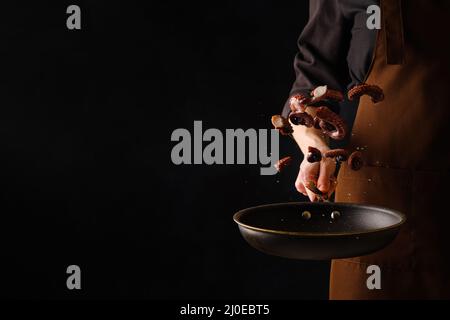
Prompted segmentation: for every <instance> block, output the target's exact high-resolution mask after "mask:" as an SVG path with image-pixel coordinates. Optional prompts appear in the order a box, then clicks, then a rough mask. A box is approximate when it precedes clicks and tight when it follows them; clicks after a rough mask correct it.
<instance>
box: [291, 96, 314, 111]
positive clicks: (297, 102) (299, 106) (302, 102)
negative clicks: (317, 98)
mask: <svg viewBox="0 0 450 320" xmlns="http://www.w3.org/2000/svg"><path fill="white" fill-rule="evenodd" d="M309 103H311V98H308V97H305V96H304V95H295V96H293V97H292V98H291V99H290V100H289V107H290V108H291V111H292V112H305V111H306V107H307V106H308V104H309Z"/></svg>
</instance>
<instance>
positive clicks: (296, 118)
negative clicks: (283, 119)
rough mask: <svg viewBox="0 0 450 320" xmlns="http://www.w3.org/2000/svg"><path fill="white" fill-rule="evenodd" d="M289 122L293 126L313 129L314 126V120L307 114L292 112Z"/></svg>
mask: <svg viewBox="0 0 450 320" xmlns="http://www.w3.org/2000/svg"><path fill="white" fill-rule="evenodd" d="M289 120H291V122H292V124H293V125H296V126H305V127H307V128H311V127H312V126H313V125H314V119H313V117H311V116H310V115H309V114H308V113H306V112H291V114H290V115H289Z"/></svg>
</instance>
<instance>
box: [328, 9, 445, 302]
mask: <svg viewBox="0 0 450 320" xmlns="http://www.w3.org/2000/svg"><path fill="white" fill-rule="evenodd" d="M381 9H382V20H383V26H382V30H380V32H379V34H378V39H377V46H376V49H375V52H374V60H373V63H372V66H371V69H370V72H369V74H368V77H367V79H366V82H367V83H369V84H376V85H379V86H380V87H382V88H383V89H384V91H385V95H386V99H385V101H383V102H382V103H379V104H376V105H373V104H372V102H371V101H370V99H369V98H367V97H363V98H362V99H361V101H360V105H359V109H358V112H357V116H356V120H355V124H354V128H353V131H352V137H351V142H350V146H351V148H354V149H356V148H360V149H361V150H362V151H363V153H364V155H365V159H366V162H367V165H366V167H365V168H364V169H362V170H361V171H358V172H354V171H350V170H349V169H348V168H346V167H345V166H343V168H342V170H341V172H340V173H339V177H338V188H337V190H336V202H352V203H368V204H373V205H380V206H385V207H389V208H393V209H396V210H399V211H401V212H403V213H405V214H406V216H407V218H408V221H407V223H406V225H405V226H404V227H403V229H402V231H401V232H400V234H399V236H398V237H397V239H396V240H395V241H394V243H393V244H391V245H389V246H388V247H387V248H385V249H384V250H382V251H380V252H377V253H375V254H372V255H368V256H364V257H358V258H353V259H343V260H334V261H333V262H332V267H331V278H330V299H421V298H432V299H434V298H436V299H443V298H446V299H448V298H450V210H448V209H446V208H445V206H444V205H446V204H448V198H449V197H450V193H449V191H450V186H449V185H450V174H449V171H450V170H449V169H450V152H449V150H450V149H449V147H448V146H447V144H448V138H449V128H450V125H449V122H450V63H449V59H450V43H449V41H448V34H449V27H448V26H447V25H448V24H450V14H449V13H450V1H447V0H412V1H403V2H401V1H400V0H382V1H381ZM369 265H378V266H379V267H380V268H381V290H377V289H374V290H369V289H368V288H367V285H366V281H367V278H368V277H369V274H367V267H368V266H369Z"/></svg>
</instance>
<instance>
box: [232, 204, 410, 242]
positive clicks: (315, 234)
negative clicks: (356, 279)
mask: <svg viewBox="0 0 450 320" xmlns="http://www.w3.org/2000/svg"><path fill="white" fill-rule="evenodd" d="M301 204H308V205H313V206H318V207H320V206H325V205H328V204H325V203H320V202H281V203H271V204H264V205H259V206H255V207H250V208H246V209H242V210H239V211H238V212H236V213H235V214H234V215H233V220H234V222H235V223H236V224H238V225H239V226H241V227H243V228H246V229H250V230H254V231H259V232H264V233H270V234H276V235H285V236H294V237H308V238H324V237H342V236H359V235H368V234H375V233H379V232H382V231H388V230H392V229H398V228H399V227H401V226H402V225H403V224H404V223H405V222H406V220H407V218H406V216H405V214H403V213H401V212H400V211H397V210H393V209H389V208H386V207H382V206H375V205H370V204H357V203H345V202H332V204H333V205H337V206H345V207H358V208H363V209H364V208H367V209H372V210H373V209H375V210H378V211H384V212H386V213H388V214H391V215H396V216H398V217H399V218H400V222H398V223H396V224H393V225H392V226H387V227H383V228H378V229H374V230H369V231H354V232H326V233H321V232H301V231H281V230H272V229H265V228H258V227H253V226H250V225H247V224H245V223H243V222H241V221H239V218H240V217H241V216H242V215H244V214H245V213H247V212H249V211H252V210H255V209H259V208H270V207H279V206H292V205H301Z"/></svg>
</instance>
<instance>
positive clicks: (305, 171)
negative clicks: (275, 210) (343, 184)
mask: <svg viewBox="0 0 450 320" xmlns="http://www.w3.org/2000/svg"><path fill="white" fill-rule="evenodd" d="M335 169H336V164H335V162H334V161H333V160H332V159H324V160H322V161H321V162H320V163H312V164H311V163H308V162H306V161H304V162H303V163H302V165H301V166H300V171H299V174H298V176H297V179H296V181H295V188H296V189H297V191H298V192H300V193H301V194H303V195H305V196H308V198H309V200H311V201H312V202H315V201H318V200H319V198H320V197H319V196H318V195H316V194H315V193H314V192H313V191H311V190H310V189H308V188H307V187H306V186H307V185H308V184H309V183H311V182H313V183H314V185H316V186H317V188H318V189H319V190H320V191H321V192H322V193H324V194H325V195H327V196H328V197H330V196H331V195H332V194H333V193H334V190H335V189H336V184H337V183H336V178H335V177H334V171H335ZM327 196H325V197H324V198H325V199H326V198H328V197H327Z"/></svg>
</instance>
